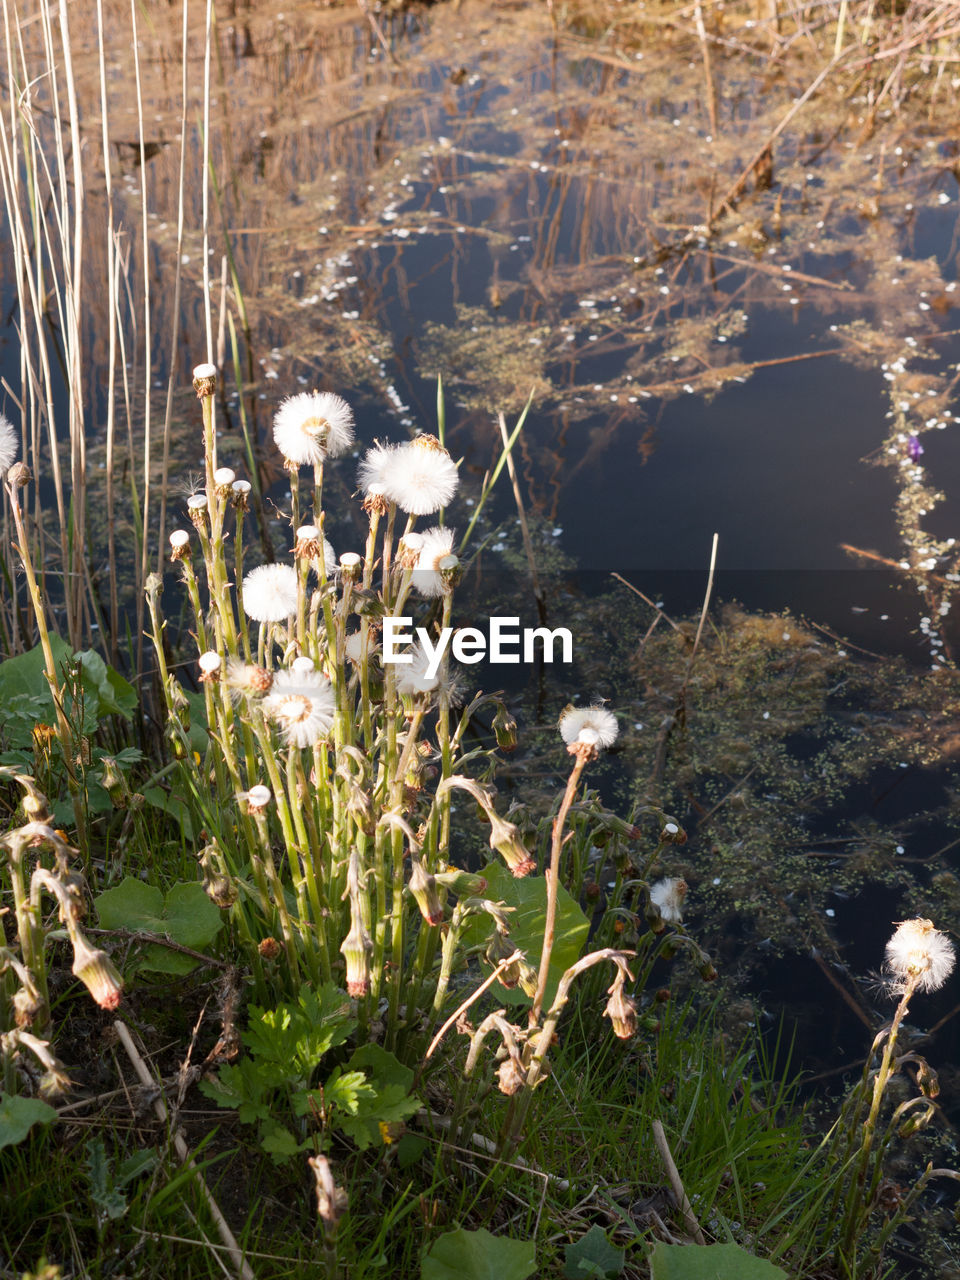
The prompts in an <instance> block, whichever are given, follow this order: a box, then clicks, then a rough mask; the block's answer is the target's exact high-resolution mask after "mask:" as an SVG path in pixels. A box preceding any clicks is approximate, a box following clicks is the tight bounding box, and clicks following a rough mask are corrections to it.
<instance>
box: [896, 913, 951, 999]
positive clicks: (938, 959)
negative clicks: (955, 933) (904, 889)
mask: <svg viewBox="0 0 960 1280" xmlns="http://www.w3.org/2000/svg"><path fill="white" fill-rule="evenodd" d="M955 963H956V956H955V954H954V950H953V943H952V942H951V941H950V939H949V938H948V937H947V936H946V934H944V933H941V932H940V931H939V929H935V928H934V927H933V921H932V920H904V921H903V922H902V923H901V924H899V925H897V929H896V932H895V933H894V935H893V937H892V938H891V939H890V941H889V942H888V943H887V952H886V967H887V969H888V970H889V971H890V973H891V974H893V976H894V978H895V979H896V980H897V982H898V983H899V984H900V985H901V988H902V989H904V990H905V989H908V988H911V989H913V990H915V991H937V990H939V988H940V987H942V986H943V984H944V983H945V982H946V980H947V978H949V976H950V974H951V973H952V972H953V966H954V964H955Z"/></svg>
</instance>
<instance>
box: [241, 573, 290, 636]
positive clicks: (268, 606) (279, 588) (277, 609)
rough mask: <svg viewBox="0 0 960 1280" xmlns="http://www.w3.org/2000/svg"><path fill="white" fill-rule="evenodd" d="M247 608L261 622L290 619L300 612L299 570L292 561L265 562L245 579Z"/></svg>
mask: <svg viewBox="0 0 960 1280" xmlns="http://www.w3.org/2000/svg"><path fill="white" fill-rule="evenodd" d="M243 608H244V612H245V613H246V615H247V617H248V618H253V619H254V620H255V621H257V622H286V620H287V619H288V618H292V617H293V616H294V614H295V613H296V612H297V571H296V569H294V568H293V567H292V566H291V565H288V564H262V565H260V567H259V568H257V569H251V570H250V572H249V573H248V574H247V575H246V577H245V578H244V580H243Z"/></svg>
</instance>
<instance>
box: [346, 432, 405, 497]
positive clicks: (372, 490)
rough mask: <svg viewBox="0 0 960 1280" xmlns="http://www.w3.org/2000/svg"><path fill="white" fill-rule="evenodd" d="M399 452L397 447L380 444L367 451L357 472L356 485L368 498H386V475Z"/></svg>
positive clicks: (378, 442)
mask: <svg viewBox="0 0 960 1280" xmlns="http://www.w3.org/2000/svg"><path fill="white" fill-rule="evenodd" d="M399 450H400V446H399V445H395V444H381V443H380V441H377V443H376V444H375V445H374V446H373V448H372V449H368V450H367V452H366V454H365V455H364V458H363V461H362V462H361V463H360V467H359V469H358V471H357V484H358V485H359V486H360V488H361V489H362V490H363V492H364V494H365V495H366V497H368V498H373V497H377V498H382V497H386V496H387V480H386V477H387V474H388V472H389V471H390V468H391V466H392V465H393V462H394V460H395V459H396V456H397V454H398V452H399Z"/></svg>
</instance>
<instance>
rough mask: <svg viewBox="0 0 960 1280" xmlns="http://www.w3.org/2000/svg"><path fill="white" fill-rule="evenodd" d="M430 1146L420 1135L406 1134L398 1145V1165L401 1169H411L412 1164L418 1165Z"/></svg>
mask: <svg viewBox="0 0 960 1280" xmlns="http://www.w3.org/2000/svg"><path fill="white" fill-rule="evenodd" d="M429 1145H430V1144H429V1142H427V1140H426V1138H421V1137H420V1135H419V1134H418V1133H405V1134H404V1135H403V1137H402V1138H401V1139H400V1141H399V1142H398V1143H397V1164H398V1165H399V1166H400V1168H401V1169H409V1168H410V1166H411V1165H412V1164H416V1163H417V1161H418V1160H419V1159H420V1157H421V1156H422V1155H423V1153H424V1152H425V1151H426V1149H427V1147H429Z"/></svg>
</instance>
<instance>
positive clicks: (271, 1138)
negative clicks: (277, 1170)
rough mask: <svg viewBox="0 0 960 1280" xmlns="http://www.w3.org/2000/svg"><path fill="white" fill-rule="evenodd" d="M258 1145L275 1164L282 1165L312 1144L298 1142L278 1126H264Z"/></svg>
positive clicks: (288, 1131) (281, 1126) (287, 1130)
mask: <svg viewBox="0 0 960 1280" xmlns="http://www.w3.org/2000/svg"><path fill="white" fill-rule="evenodd" d="M260 1145H261V1147H263V1149H264V1151H266V1152H267V1154H268V1155H269V1156H270V1157H271V1158H272V1159H273V1161H274V1163H275V1164H282V1163H283V1162H284V1161H285V1160H290V1159H291V1158H292V1157H293V1156H296V1155H299V1154H300V1152H301V1151H306V1149H307V1148H308V1147H310V1146H312V1145H313V1144H312V1143H311V1142H310V1141H309V1140H308V1141H306V1142H298V1141H297V1139H296V1138H295V1137H294V1136H293V1134H292V1133H291V1132H290V1130H289V1129H285V1128H284V1127H283V1125H280V1124H270V1125H265V1126H264V1128H263V1130H262V1131H261V1134H260Z"/></svg>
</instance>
